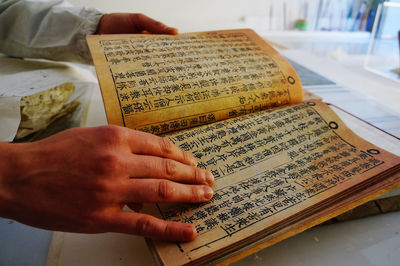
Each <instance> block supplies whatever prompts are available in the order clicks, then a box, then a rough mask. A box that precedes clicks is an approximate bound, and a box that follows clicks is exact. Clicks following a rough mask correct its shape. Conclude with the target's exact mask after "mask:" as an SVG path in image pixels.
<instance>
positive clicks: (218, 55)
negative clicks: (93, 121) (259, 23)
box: [87, 30, 400, 265]
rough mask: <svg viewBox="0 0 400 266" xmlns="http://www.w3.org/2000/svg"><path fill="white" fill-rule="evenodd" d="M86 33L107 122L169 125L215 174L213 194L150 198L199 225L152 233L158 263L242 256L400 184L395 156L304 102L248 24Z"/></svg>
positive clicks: (284, 67) (153, 129)
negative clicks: (168, 234)
mask: <svg viewBox="0 0 400 266" xmlns="http://www.w3.org/2000/svg"><path fill="white" fill-rule="evenodd" d="M87 40H88V43H89V47H90V50H91V53H92V57H93V60H94V64H95V67H96V71H97V75H98V79H99V82H100V87H101V90H102V95H103V100H104V105H105V110H106V114H107V118H108V122H109V123H110V124H115V125H120V126H126V127H130V128H133V129H138V130H142V131H146V132H150V133H153V134H166V133H168V134H167V135H166V136H168V137H169V138H170V139H171V141H172V142H174V143H175V144H176V145H177V146H179V147H180V148H181V149H183V150H186V151H188V152H190V153H192V154H193V155H194V156H195V157H196V158H197V159H198V161H199V167H202V168H206V169H208V170H210V171H211V172H212V173H213V174H214V176H215V185H214V187H213V188H214V191H215V194H214V197H213V198H212V200H211V201H210V202H207V203H203V204H156V205H152V206H149V207H148V209H147V210H146V211H147V212H149V213H151V214H152V215H155V216H157V217H160V218H163V219H167V220H171V221H181V222H186V223H192V224H193V225H195V227H196V229H197V232H198V237H197V238H196V239H195V240H194V241H192V242H189V243H170V242H165V241H158V240H149V246H150V247H151V249H152V251H153V253H154V254H155V256H156V258H157V260H158V261H159V262H160V263H162V264H166V265H169V264H173V265H176V264H189V263H190V264H203V263H208V262H216V261H218V260H220V259H221V258H227V257H229V256H234V258H240V257H243V256H245V255H248V254H250V253H251V252H254V251H257V250H258V249H260V248H263V247H266V246H268V245H271V244H273V243H275V242H277V241H280V240H282V239H285V238H287V237H289V236H291V235H294V234H296V233H299V232H301V231H303V230H305V229H307V228H309V227H311V226H314V225H316V224H318V223H321V222H323V221H325V220H327V219H329V218H332V217H334V216H336V215H338V214H340V213H343V212H345V211H347V210H349V209H351V208H354V207H356V206H358V205H360V204H362V203H364V202H366V201H367V200H371V199H373V198H374V197H376V196H377V195H380V194H382V193H384V192H387V191H388V190H390V189H393V188H395V187H397V186H398V185H400V173H399V171H400V158H399V157H397V156H396V155H394V154H391V153H389V152H387V151H385V150H383V149H381V148H379V147H376V146H375V145H373V144H371V143H369V142H367V141H365V140H363V139H361V138H360V137H358V136H357V135H355V134H354V133H353V132H352V131H351V130H350V129H348V127H347V126H346V125H345V124H344V123H343V122H342V121H341V120H340V119H339V117H338V116H337V115H336V114H335V112H334V111H333V110H332V109H331V108H330V107H329V106H328V105H326V104H324V103H322V102H320V101H311V100H307V101H304V102H303V90H302V87H301V83H300V80H299V78H298V76H297V74H296V73H295V71H294V70H293V68H292V67H291V66H290V64H289V63H288V62H287V61H286V60H285V59H284V58H283V57H281V56H280V55H279V54H278V53H277V52H276V51H275V50H274V49H272V48H271V47H270V46H269V45H268V44H267V43H266V42H265V41H264V40H263V39H262V38H261V37H259V36H258V35H257V34H256V33H255V32H253V31H251V30H229V31H216V32H202V33H189V34H181V35H178V36H165V35H146V34H145V35H103V36H88V37H87ZM246 250H247V251H246ZM241 254H242V255H241ZM243 254H244V255H243ZM231 261H232V260H231Z"/></svg>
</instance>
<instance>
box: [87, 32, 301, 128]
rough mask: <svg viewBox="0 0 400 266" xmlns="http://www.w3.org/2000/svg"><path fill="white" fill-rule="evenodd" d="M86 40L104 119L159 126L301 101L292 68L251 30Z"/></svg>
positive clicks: (178, 125) (183, 125) (188, 124)
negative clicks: (102, 105) (101, 100)
mask: <svg viewBox="0 0 400 266" xmlns="http://www.w3.org/2000/svg"><path fill="white" fill-rule="evenodd" d="M87 40H88V44H89V47H90V51H91V53H92V57H93V61H94V64H95V66H96V71H97V76H98V79H99V82H100V87H101V90H102V95H103V100H104V105H105V109H106V114H107V118H108V122H109V123H110V124H115V125H120V126H126V127H129V128H134V129H139V130H142V131H146V132H150V133H153V134H164V133H166V132H170V131H176V130H180V129H184V128H189V127H194V126H198V125H203V124H209V123H213V122H215V121H219V120H223V119H227V118H230V117H235V116H240V115H243V114H247V113H252V112H257V111H260V110H265V109H267V108H270V107H275V106H280V105H283V104H288V103H298V102H301V101H302V89H301V84H300V80H299V78H298V76H297V74H296V73H295V71H294V70H293V68H292V67H291V66H290V65H289V63H288V62H287V61H286V60H285V59H284V58H283V57H282V56H280V55H279V54H278V53H277V52H276V51H275V50H274V49H273V48H271V47H270V46H269V45H268V44H267V43H266V42H265V41H264V40H263V39H262V38H261V37H260V36H258V35H257V34H256V33H255V32H254V31H252V30H231V31H216V32H203V33H188V34H181V35H177V36H168V35H149V34H142V35H96V36H95V35H93V36H88V37H87Z"/></svg>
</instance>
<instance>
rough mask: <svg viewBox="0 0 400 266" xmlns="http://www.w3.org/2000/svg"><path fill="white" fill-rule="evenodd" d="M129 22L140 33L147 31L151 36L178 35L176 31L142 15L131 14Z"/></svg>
mask: <svg viewBox="0 0 400 266" xmlns="http://www.w3.org/2000/svg"><path fill="white" fill-rule="evenodd" d="M131 21H132V23H133V24H134V25H135V26H136V28H137V29H139V30H140V31H147V32H149V33H153V34H172V35H176V34H178V30H177V29H175V28H172V27H168V26H167V25H165V24H163V23H161V22H159V21H157V20H154V19H152V18H149V17H148V16H146V15H143V14H131Z"/></svg>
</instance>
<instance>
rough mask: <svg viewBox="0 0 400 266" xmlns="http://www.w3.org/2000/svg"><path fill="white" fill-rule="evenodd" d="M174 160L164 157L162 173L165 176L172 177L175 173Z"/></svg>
mask: <svg viewBox="0 0 400 266" xmlns="http://www.w3.org/2000/svg"><path fill="white" fill-rule="evenodd" d="M176 167H177V165H176V162H175V161H173V160H170V159H164V173H165V176H166V177H172V176H174V175H175V173H176Z"/></svg>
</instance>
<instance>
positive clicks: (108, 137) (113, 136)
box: [97, 125, 125, 144]
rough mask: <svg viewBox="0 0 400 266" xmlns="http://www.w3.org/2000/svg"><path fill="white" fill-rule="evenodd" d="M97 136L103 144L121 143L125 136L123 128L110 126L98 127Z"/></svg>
mask: <svg viewBox="0 0 400 266" xmlns="http://www.w3.org/2000/svg"><path fill="white" fill-rule="evenodd" d="M97 134H98V136H100V139H101V141H102V142H103V143H105V144H115V143H121V141H122V140H123V138H124V135H125V134H124V129H123V128H121V127H118V126H112V125H110V126H102V127H99V128H98V131H97Z"/></svg>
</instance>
